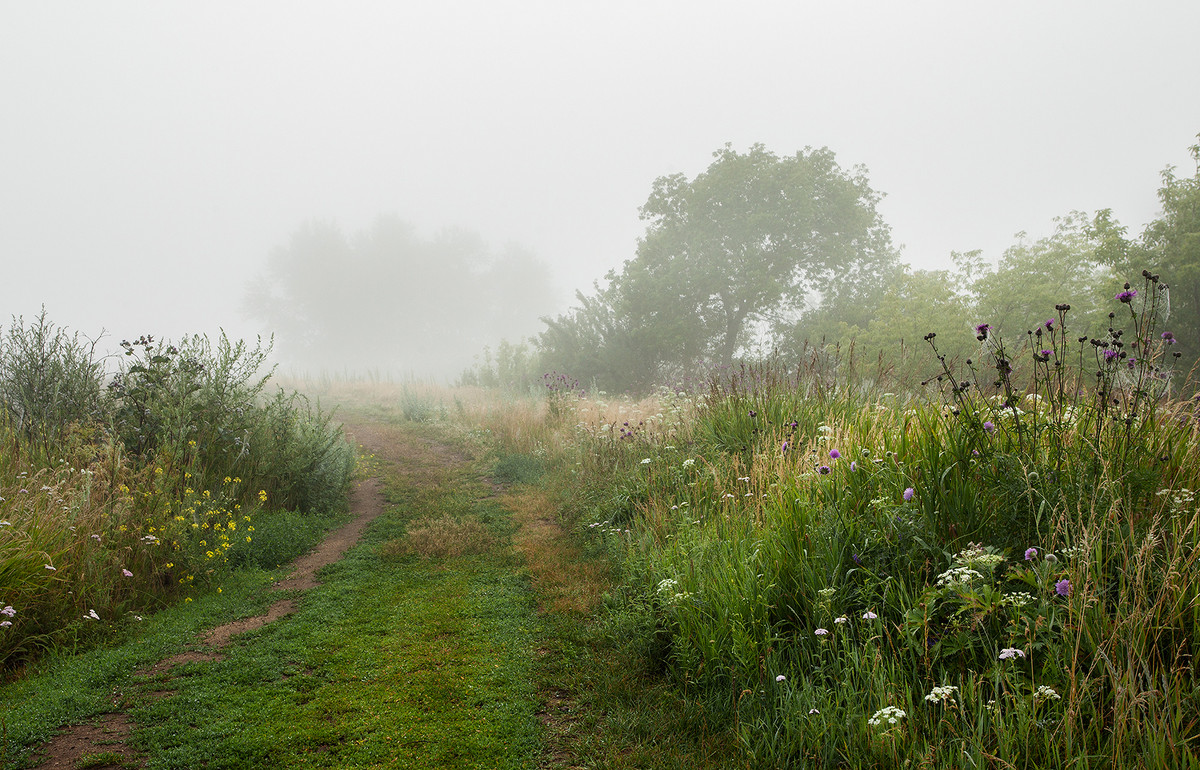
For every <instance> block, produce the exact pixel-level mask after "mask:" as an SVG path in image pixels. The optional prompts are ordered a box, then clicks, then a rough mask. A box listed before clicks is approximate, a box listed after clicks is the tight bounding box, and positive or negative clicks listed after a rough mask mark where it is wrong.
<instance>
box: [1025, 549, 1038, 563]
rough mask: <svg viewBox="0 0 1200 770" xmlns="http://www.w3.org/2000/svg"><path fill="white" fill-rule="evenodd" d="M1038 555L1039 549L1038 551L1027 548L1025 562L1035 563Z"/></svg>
mask: <svg viewBox="0 0 1200 770" xmlns="http://www.w3.org/2000/svg"><path fill="white" fill-rule="evenodd" d="M1037 555H1038V549H1036V548H1026V549H1025V561H1033V560H1034V559H1036V558H1037Z"/></svg>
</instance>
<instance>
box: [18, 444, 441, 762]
mask: <svg viewBox="0 0 1200 770" xmlns="http://www.w3.org/2000/svg"><path fill="white" fill-rule="evenodd" d="M347 433H348V437H349V438H350V439H351V440H356V439H357V441H358V442H359V444H360V445H361V446H362V447H363V449H364V450H365V451H367V452H370V453H373V454H376V455H382V456H383V459H385V460H387V461H389V462H397V461H400V462H404V461H410V462H411V461H412V460H413V459H423V458H424V457H425V456H428V458H429V459H430V460H432V461H434V462H442V463H445V462H448V461H449V462H454V461H458V462H461V461H462V458H461V457H458V456H456V455H454V454H453V453H452V452H450V451H449V450H447V449H445V448H444V447H439V446H436V445H433V444H432V443H431V444H430V445H429V446H428V447H425V448H421V447H414V448H412V450H410V449H407V448H405V447H404V446H402V445H398V444H397V443H396V442H393V441H387V437H386V436H385V435H384V434H383V432H381V431H380V430H379V429H378V428H375V427H372V426H361V427H356V428H354V429H353V430H351V429H347ZM414 451H415V453H416V456H415V457H414V456H413V453H414ZM383 510H384V498H383V490H382V484H381V483H380V481H379V480H378V479H376V478H369V479H365V480H360V481H357V482H355V483H354V485H353V486H352V488H351V490H350V512H351V514H352V515H353V517H354V518H353V519H352V520H351V521H350V522H349V523H347V524H345V525H344V526H342V527H340V528H338V529H336V530H334V531H333V532H330V533H329V534H328V535H327V536H326V537H325V539H324V540H322V541H321V542H320V544H318V545H317V547H316V548H314V549H313V550H312V551H310V552H308V553H307V554H305V555H304V556H301V557H300V558H299V559H297V560H296V561H295V562H294V563H293V566H292V571H291V573H290V574H289V575H288V576H287V577H285V578H283V579H282V580H280V581H278V582H277V583H275V585H274V586H273V588H272V590H275V591H285V590H289V591H297V590H298V591H304V590H308V589H310V588H315V587H316V586H318V585H320V583H318V582H317V580H316V573H317V572H318V571H319V570H320V569H321V568H322V567H325V566H327V565H330V564H333V563H334V562H336V561H338V560H340V559H341V558H342V557H343V556H344V555H345V554H346V552H347V551H348V550H350V548H351V547H353V546H354V544H355V543H357V542H358V541H359V538H361V537H362V534H363V532H364V531H365V530H366V528H367V526H368V525H369V524H370V523H371V522H372V521H373V520H374V519H375V518H376V517H378V516H379V515H380V514H381V513H383ZM295 609H296V603H295V601H294V600H292V599H281V600H279V601H277V602H275V603H274V604H272V605H271V606H270V607H269V608H268V609H267V611H266V612H265V613H263V614H261V615H255V616H253V617H249V618H243V619H241V620H235V621H233V622H230V623H225V624H223V625H220V626H217V627H216V628H213V629H212V630H210V631H208V632H207V633H206V634H204V636H202V637H200V639H199V640H198V645H199V647H201V649H199V650H190V651H187V652H181V653H179V654H177V655H172V656H171V657H169V658H165V659H163V660H161V661H159V662H158V663H156V664H154V665H153V666H150V667H149V668H146V669H142V670H140V671H137V672H135V674H134V678H135V679H137V680H143V681H144V680H148V679H151V678H154V677H157V676H158V675H160V674H162V673H164V672H167V671H169V670H170V669H172V668H174V667H175V666H178V665H180V664H182V663H190V662H194V661H216V660H220V659H221V657H222V653H221V648H223V647H225V646H226V645H228V644H229V643H230V641H232V639H233V638H234V637H235V636H237V635H238V634H242V633H245V632H247V631H251V630H253V629H256V628H262V627H263V626H265V625H267V624H268V623H272V622H274V621H276V620H278V619H279V618H282V617H284V616H286V615H288V614H290V613H292V612H294V611H295ZM173 694H174V692H173V691H172V690H170V689H169V683H167V684H164V686H163V688H162V689H160V690H159V691H157V692H155V693H151V695H152V696H153V697H170V696H171V695H173ZM112 704H113V711H112V712H110V713H108V714H105V715H103V716H101V717H99V718H97V719H95V720H93V721H91V722H89V723H86V724H79V725H69V726H67V727H65V728H64V729H63V731H62V732H61V733H59V734H58V735H57V736H55V737H54V738H53V739H52V740H51V741H50V742H49V743H48V744H46V746H45V747H44V748H43V749H42V751H41V752H39V756H40V757H41V762H40V763H39V764H38V765H36V766H35V767H36V770H73V768H75V767H76V766H77V764H78V763H79V762H80V760H81V759H83V758H84V757H92V758H98V757H96V756H95V755H105V756H106V758H108V759H110V760H111V761H109V762H108V764H97V765H91V767H95V768H106V767H111V768H120V767H133V766H141V765H144V762H143V761H142V760H141V758H140V757H138V756H137V755H136V754H135V752H134V751H133V750H132V749H131V748H129V746H128V745H127V744H126V739H127V738H128V737H129V734H130V732H131V731H132V728H133V724H132V723H131V722H130V720H129V718H128V716H126V714H125V713H124V709H125V708H126V705H127V704H126V697H125V694H124V693H122V692H120V691H114V692H113V693H112Z"/></svg>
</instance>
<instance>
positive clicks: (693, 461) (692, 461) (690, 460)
mask: <svg viewBox="0 0 1200 770" xmlns="http://www.w3.org/2000/svg"><path fill="white" fill-rule="evenodd" d="M695 464H696V458H694V457H689V458H688V459H686V460H684V461H683V467H684V468H691V467H692V466H693V465H695Z"/></svg>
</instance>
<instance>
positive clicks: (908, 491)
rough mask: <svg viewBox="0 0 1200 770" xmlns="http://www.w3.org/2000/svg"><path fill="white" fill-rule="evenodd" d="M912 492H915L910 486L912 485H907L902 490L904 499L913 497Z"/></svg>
mask: <svg viewBox="0 0 1200 770" xmlns="http://www.w3.org/2000/svg"><path fill="white" fill-rule="evenodd" d="M914 494H916V492H915V491H914V490H913V488H912V487H909V488H907V489H905V490H904V499H905V501H908V500H912V499H913V495H914Z"/></svg>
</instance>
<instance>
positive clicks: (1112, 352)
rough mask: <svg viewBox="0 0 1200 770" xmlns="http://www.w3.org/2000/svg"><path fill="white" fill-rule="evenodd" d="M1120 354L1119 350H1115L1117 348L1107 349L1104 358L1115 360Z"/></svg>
mask: <svg viewBox="0 0 1200 770" xmlns="http://www.w3.org/2000/svg"><path fill="white" fill-rule="evenodd" d="M1119 355H1120V353H1118V352H1117V351H1115V350H1105V351H1104V360H1105V361H1111V360H1113V359H1114V358H1116V357H1117V356H1119Z"/></svg>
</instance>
